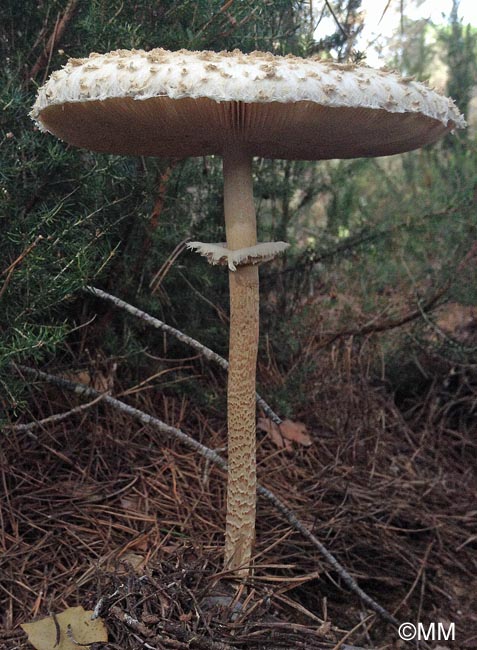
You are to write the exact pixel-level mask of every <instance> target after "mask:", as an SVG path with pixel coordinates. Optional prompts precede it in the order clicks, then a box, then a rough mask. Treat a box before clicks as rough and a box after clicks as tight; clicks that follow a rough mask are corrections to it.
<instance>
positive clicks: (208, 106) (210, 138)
mask: <svg viewBox="0 0 477 650" xmlns="http://www.w3.org/2000/svg"><path fill="white" fill-rule="evenodd" d="M32 117H33V118H34V119H36V120H37V121H38V123H39V124H40V127H41V128H43V129H45V130H47V131H50V132H51V133H53V134H55V135H57V136H58V137H60V138H61V139H63V140H65V141H66V142H69V143H71V144H73V145H76V146H79V147H85V148H88V149H91V150H93V151H99V152H105V153H116V154H131V155H145V156H161V157H178V158H182V157H186V156H200V155H207V154H222V153H223V151H224V149H225V148H227V147H228V146H229V145H230V144H231V143H240V146H242V147H243V148H244V149H246V150H247V151H248V152H249V153H250V155H257V156H262V157H266V158H286V159H303V160H317V159H329V158H352V157H361V156H382V155H389V154H394V153H400V152H403V151H408V150H410V149H415V148H417V147H420V146H422V145H425V144H428V143H431V142H434V141H436V140H437V139H438V138H439V137H440V136H441V135H443V134H444V133H445V132H447V131H450V130H452V129H455V128H459V127H463V126H465V121H464V119H463V116H462V115H461V114H460V113H459V111H458V109H457V108H456V106H455V104H454V103H453V102H452V100H450V99H447V98H446V97H443V96H442V95H440V94H438V93H436V92H435V91H432V90H430V89H429V88H427V87H426V86H424V85H423V84H420V83H417V82H414V81H412V80H410V79H407V80H406V79H400V78H399V77H398V76H397V75H396V74H395V73H392V72H384V71H380V70H373V69H371V68H367V67H364V66H355V65H349V64H342V65H340V64H336V63H332V62H326V61H320V60H317V59H314V58H312V59H301V58H298V57H277V56H273V55H272V54H266V53H252V54H249V55H245V54H242V53H241V52H238V51H234V52H225V53H215V52H188V51H184V50H181V51H179V52H166V51H165V50H153V51H151V52H144V51H138V50H132V51H126V50H119V51H116V52H111V53H109V54H105V55H97V54H93V55H91V56H90V57H89V58H88V59H70V61H69V63H68V64H67V65H66V66H65V67H64V68H63V70H61V71H59V72H56V73H53V75H52V76H51V78H50V79H49V81H48V82H47V83H46V84H45V85H44V86H43V87H42V88H41V89H40V91H39V94H38V98H37V101H36V103H35V106H34V107H33V110H32Z"/></svg>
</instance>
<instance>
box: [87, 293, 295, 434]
mask: <svg viewBox="0 0 477 650" xmlns="http://www.w3.org/2000/svg"><path fill="white" fill-rule="evenodd" d="M85 289H86V291H88V292H89V293H92V294H93V295H95V296H96V297H98V298H103V300H107V301H108V302H110V303H112V304H113V305H115V306H116V307H119V308H120V309H123V310H124V311H127V312H128V313H129V314H132V315H133V316H136V318H140V319H141V320H143V321H144V322H146V323H147V324H148V325H152V327H155V328H156V329H161V330H162V331H163V332H166V333H167V334H171V335H172V336H174V337H175V338H176V339H178V340H179V341H181V343H185V344H186V345H189V346H190V347H191V348H194V349H195V350H197V351H198V352H200V354H202V355H203V356H204V357H205V358H206V359H207V360H208V361H213V362H214V363H216V364H218V365H219V366H220V367H221V368H223V369H224V370H228V367H229V364H228V361H226V360H225V359H224V358H223V357H221V356H220V354H217V353H216V352H214V351H213V350H211V349H210V348H208V347H206V346H205V345H203V344H202V343H200V342H199V341H197V340H196V339H193V338H192V337H191V336H188V335H187V334H184V333H183V332H181V331H180V330H178V329H176V328H175V327H171V326H170V325H166V323H164V322H163V321H161V320H159V319H158V318H155V317H154V316H151V315H150V314H147V313H146V312H145V311H142V310H141V309H137V307H133V306H132V305H130V304H129V303H127V302H125V301H124V300H121V299H120V298H117V297H116V296H113V295H111V294H110V293H107V292H106V291H103V290H102V289H97V288H96V287H85ZM256 397H257V404H258V406H259V407H260V408H261V409H262V411H263V412H264V413H265V415H266V416H267V417H269V418H270V420H272V421H273V422H275V424H278V425H280V424H282V422H283V420H282V419H281V418H280V417H279V416H278V415H277V414H276V413H275V412H274V411H273V410H272V409H271V407H270V406H269V405H268V404H267V403H266V402H265V400H264V399H263V398H262V397H260V395H259V394H258V393H257V394H256Z"/></svg>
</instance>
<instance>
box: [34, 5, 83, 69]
mask: <svg viewBox="0 0 477 650" xmlns="http://www.w3.org/2000/svg"><path fill="white" fill-rule="evenodd" d="M77 4H78V0H69V2H68V4H67V5H66V8H65V11H64V12H63V15H62V17H61V18H59V16H58V19H57V21H56V23H55V27H54V29H53V32H52V34H51V36H50V38H49V39H48V42H47V44H46V45H45V48H44V49H43V51H42V53H41V54H40V56H39V57H38V59H37V60H36V62H35V64H34V65H33V67H32V69H31V70H30V72H29V74H28V79H34V78H35V77H36V75H37V74H38V73H39V71H40V70H41V69H42V68H43V67H44V66H45V65H46V64H47V63H48V62H49V61H50V59H51V55H52V53H53V50H54V49H55V47H56V46H57V45H58V43H59V42H60V40H61V37H62V36H63V32H64V31H65V29H66V27H67V25H68V23H69V22H70V20H71V19H72V17H73V14H74V12H75V10H76V6H77ZM45 76H46V73H45Z"/></svg>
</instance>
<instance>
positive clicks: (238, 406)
mask: <svg viewBox="0 0 477 650" xmlns="http://www.w3.org/2000/svg"><path fill="white" fill-rule="evenodd" d="M223 159H224V210H225V227H226V236H227V247H228V248H229V249H231V250H237V249H239V248H245V247H248V246H254V245H255V244H256V243H257V227H256V219H255V207H254V203H253V189H252V158H251V156H249V155H248V153H246V152H245V151H243V150H242V149H240V147H238V146H231V147H229V148H228V149H227V150H226V151H225V152H224V157H223ZM229 287H230V343H229V375H228V395H227V421H228V465H229V473H228V485H227V519H226V530H225V568H226V569H229V570H230V569H231V570H235V571H236V573H237V574H238V575H241V576H243V575H247V574H248V567H249V565H250V558H251V555H252V547H253V543H254V539H255V509H256V489H257V487H256V485H257V481H256V461H255V454H256V424H255V416H256V405H255V375H256V365H257V349H258V320H259V316H258V306H259V294H258V266H253V265H248V266H239V267H238V268H237V270H236V271H229ZM240 567H242V568H241V569H240Z"/></svg>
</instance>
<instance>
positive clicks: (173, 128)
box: [31, 49, 465, 576]
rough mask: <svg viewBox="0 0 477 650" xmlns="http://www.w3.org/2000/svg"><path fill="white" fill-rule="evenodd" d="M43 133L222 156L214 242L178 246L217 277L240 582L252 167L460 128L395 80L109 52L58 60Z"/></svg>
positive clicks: (357, 151)
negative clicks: (219, 224)
mask: <svg viewBox="0 0 477 650" xmlns="http://www.w3.org/2000/svg"><path fill="white" fill-rule="evenodd" d="M31 115H32V117H33V119H35V120H36V121H37V123H38V125H39V127H40V128H41V129H42V130H46V131H49V132H50V133H53V134H54V135H56V136H58V137H59V138H61V139H62V140H65V141H66V142H68V143H70V144H73V145H76V146H78V147H85V148H87V149H90V150H93V151H98V152H104V153H114V154H129V155H135V156H138V155H141V156H161V157H169V156H172V157H175V158H183V157H187V156H205V155H220V156H222V158H223V174H224V211H225V226H226V238H227V242H226V244H225V243H219V244H210V243H202V242H192V243H190V244H189V246H190V247H191V248H193V249H195V250H197V251H198V252H199V253H201V254H203V255H205V256H206V257H207V258H208V260H209V261H210V262H211V263H213V264H225V265H227V266H228V269H229V286H230V352H229V364H230V365H229V377H228V406H227V410H228V412H227V417H228V462H229V474H228V489H227V518H226V536H225V537H226V539H225V567H226V569H229V570H231V571H233V572H234V573H235V574H237V575H241V576H243V575H246V574H247V573H248V570H249V565H250V562H251V555H252V548H253V541H254V529H255V503H256V470H255V453H256V450H255V447H256V439H255V436H256V430H255V427H256V405H255V372H256V359H257V348H258V333H259V331H258V328H259V316H258V307H259V291H258V264H259V263H261V262H264V261H267V260H270V259H272V258H273V257H274V256H275V255H276V254H278V253H280V252H281V251H283V250H284V249H285V248H286V246H287V245H286V244H285V243H283V242H277V243H257V236H256V219H255V209H254V202H253V191H252V157H253V156H260V157H265V158H284V159H300V160H324V159H331V158H356V157H361V156H386V155H390V154H396V153H401V152H403V151H409V150H411V149H416V148H418V147H421V146H423V145H426V144H428V143H431V142H435V141H436V140H437V139H438V138H440V137H441V136H442V135H444V134H445V133H447V132H449V131H451V130H453V129H456V128H461V127H464V126H465V121H464V118H463V116H462V115H461V114H460V112H459V111H458V109H457V107H456V106H455V104H454V103H453V101H452V100H451V99H447V98H446V97H443V96H441V95H439V94H438V93H436V92H435V91H432V90H430V89H428V88H427V87H426V86H425V85H423V84H421V83H417V82H415V81H413V80H412V79H409V78H408V79H401V78H399V76H398V75H397V74H396V73H394V72H389V71H383V70H373V69H371V68H368V67H365V66H357V65H354V64H337V63H334V62H332V61H329V60H320V59H319V58H316V57H312V58H309V59H302V58H299V57H295V56H291V55H288V56H286V57H280V56H274V55H272V54H270V53H263V52H253V53H252V54H242V53H241V52H240V51H238V50H234V51H233V52H219V53H216V52H189V51H186V50H180V51H177V52H168V51H166V50H163V49H154V50H151V51H149V52H146V51H142V50H131V51H128V50H117V51H114V52H110V53H108V54H96V53H94V54H91V55H90V56H89V57H88V58H85V59H70V60H69V61H68V63H67V64H66V65H65V67H64V68H63V69H62V70H60V71H57V72H54V73H53V74H52V75H51V77H50V79H49V80H48V81H47V83H46V84H45V85H44V86H43V87H42V88H40V90H39V93H38V97H37V100H36V103H35V105H34V107H33V110H32V113H31Z"/></svg>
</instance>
